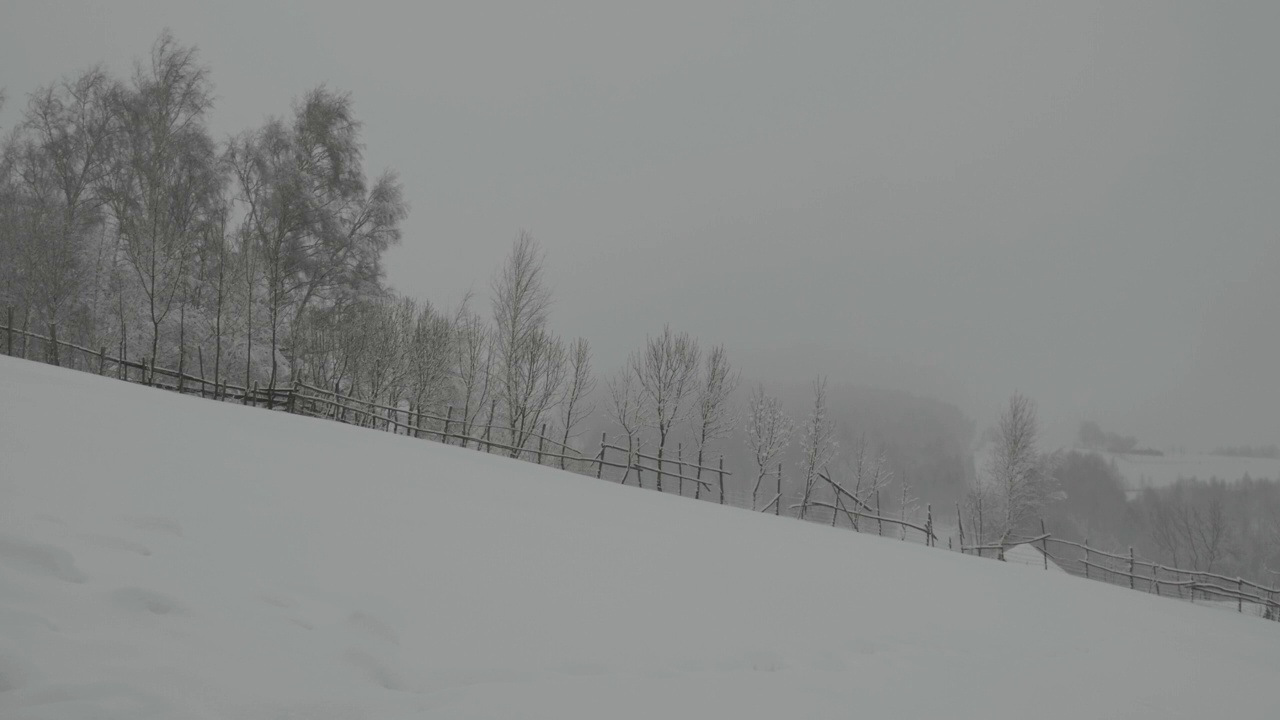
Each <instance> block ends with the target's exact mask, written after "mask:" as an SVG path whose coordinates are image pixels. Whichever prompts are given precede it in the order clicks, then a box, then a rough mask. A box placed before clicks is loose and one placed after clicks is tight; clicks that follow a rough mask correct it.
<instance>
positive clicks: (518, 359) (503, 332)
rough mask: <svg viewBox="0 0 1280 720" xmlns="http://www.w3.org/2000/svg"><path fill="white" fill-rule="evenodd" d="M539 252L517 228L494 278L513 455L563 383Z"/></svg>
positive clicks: (500, 387) (501, 395)
mask: <svg viewBox="0 0 1280 720" xmlns="http://www.w3.org/2000/svg"><path fill="white" fill-rule="evenodd" d="M542 264H543V253H542V250H541V248H540V247H539V246H538V244H537V241H535V240H534V239H533V236H532V235H530V234H529V233H527V232H525V231H523V230H522V231H521V232H520V235H519V236H518V237H517V238H516V241H515V243H514V244H513V245H512V246H511V251H510V252H509V253H508V255H507V258H506V260H505V261H504V262H503V264H502V266H501V268H500V269H499V272H498V274H497V275H496V276H495V277H494V281H493V321H494V323H493V324H494V337H493V353H494V358H495V370H496V372H497V374H498V378H497V381H498V382H497V386H496V389H497V393H498V395H497V397H496V398H495V399H497V400H498V401H499V402H500V404H501V411H502V416H503V421H504V423H505V424H506V427H507V437H508V441H509V443H510V445H511V447H512V448H513V449H512V450H510V454H511V456H512V457H516V456H518V455H519V454H520V450H521V449H522V448H524V445H525V443H526V442H528V440H529V437H530V436H531V435H532V434H533V433H534V432H535V431H536V430H537V427H538V423H539V422H541V420H542V418H543V416H544V415H545V414H546V413H547V412H548V411H549V410H551V409H552V408H553V407H554V405H555V401H556V399H557V398H558V397H559V395H560V389H561V387H562V385H563V383H564V374H565V352H564V344H563V343H562V342H560V339H559V338H558V337H556V336H554V335H552V334H551V332H550V331H549V330H548V329H547V317H548V313H549V311H550V306H551V292H550V290H548V289H547V287H546V285H545V283H544V281H543V269H542Z"/></svg>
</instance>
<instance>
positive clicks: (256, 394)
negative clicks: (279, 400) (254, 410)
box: [245, 380, 258, 407]
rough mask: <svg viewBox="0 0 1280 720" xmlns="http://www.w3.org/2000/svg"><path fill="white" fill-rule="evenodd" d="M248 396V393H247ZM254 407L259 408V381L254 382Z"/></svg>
mask: <svg viewBox="0 0 1280 720" xmlns="http://www.w3.org/2000/svg"><path fill="white" fill-rule="evenodd" d="M245 394H246V395H247V394H248V393H247V392H246V393H245ZM253 406H254V407H258V381H257V380H254V381H253Z"/></svg>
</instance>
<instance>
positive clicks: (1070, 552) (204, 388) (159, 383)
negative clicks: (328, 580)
mask: <svg viewBox="0 0 1280 720" xmlns="http://www.w3.org/2000/svg"><path fill="white" fill-rule="evenodd" d="M6 319H7V321H8V322H7V324H5V325H0V333H2V335H0V338H2V341H3V344H2V347H3V348H4V351H5V353H6V354H7V355H9V356H12V357H21V358H23V359H42V360H43V361H44V362H47V363H49V364H52V365H58V366H61V367H67V368H72V369H77V370H84V371H87V372H91V373H96V374H98V375H104V376H113V377H116V378H118V379H121V380H125V381H127V382H134V383H139V384H143V385H148V386H151V387H157V388H161V389H165V390H172V391H175V392H179V393H183V394H188V395H198V396H200V397H203V398H209V399H214V400H220V401H224V402H238V403H241V404H243V405H252V406H254V407H265V408H267V409H270V410H276V409H278V410H283V411H285V412H289V413H293V414H299V415H308V416H312V417H318V418H324V419H329V420H336V421H338V422H343V423H348V424H353V425H357V426H360V427H365V428H370V429H380V430H384V431H388V432H392V433H396V434H403V435H406V436H409V437H414V438H420V439H434V440H437V441H439V442H443V443H445V444H450V445H459V446H461V447H464V448H474V449H475V450H477V451H480V452H486V453H492V452H494V451H495V450H496V451H498V452H501V453H504V454H506V455H508V456H509V457H512V458H516V459H522V460H528V461H530V462H535V463H537V464H539V465H545V464H547V462H548V461H550V462H551V463H552V464H555V463H557V462H558V463H559V467H560V468H561V469H564V470H569V471H571V472H575V473H578V474H583V475H594V476H595V477H596V478H598V479H606V480H613V479H614V477H609V473H606V472H605V469H606V468H608V469H610V470H618V471H621V476H620V477H617V481H618V482H620V483H623V484H625V483H626V482H627V480H628V479H629V478H630V477H631V475H632V473H634V474H635V478H636V484H637V485H639V486H640V487H642V488H643V487H644V474H645V473H649V474H651V475H652V476H653V477H654V478H655V482H654V488H655V489H657V490H659V491H661V490H662V480H663V479H665V478H670V479H672V480H674V481H676V483H677V485H676V488H677V492H678V494H680V495H681V496H687V495H686V493H685V483H686V482H687V483H689V486H690V487H692V488H693V492H694V494H693V498H694V499H701V497H702V492H703V490H706V491H707V492H708V493H711V492H712V491H713V490H717V489H718V493H717V494H716V496H715V497H716V500H717V501H718V503H719V504H721V505H732V506H735V507H739V508H743V509H754V507H753V503H754V498H752V497H750V493H747V492H746V491H745V490H742V489H736V490H733V489H726V486H725V478H727V477H731V476H732V473H731V472H730V471H728V470H726V469H725V468H724V456H723V455H721V456H720V457H719V461H718V463H717V464H716V465H713V466H707V465H698V464H696V463H694V462H692V461H686V460H684V458H683V447H682V446H680V445H677V449H676V457H675V459H674V460H673V459H671V458H670V457H664V456H663V453H662V452H661V451H660V452H659V454H658V455H652V454H649V453H644V452H641V451H640V450H638V449H636V448H630V449H629V448H625V447H622V446H621V445H614V444H611V443H610V442H609V440H608V435H607V434H606V433H601V436H600V445H599V451H598V452H596V453H595V455H592V456H588V455H584V454H583V453H582V452H581V451H579V450H578V449H576V448H574V447H571V446H569V445H566V444H565V443H563V442H560V441H557V440H555V439H553V438H549V437H547V435H546V424H545V423H543V424H542V425H541V428H540V431H539V432H530V433H527V437H528V441H527V442H526V443H525V444H524V445H523V446H516V445H511V444H508V443H504V442H501V441H500V440H497V439H495V437H494V432H495V431H497V433H498V434H499V436H501V433H504V432H507V431H508V429H507V428H505V427H502V426H498V425H493V424H492V423H486V424H483V425H481V424H478V423H474V422H470V423H469V422H466V420H465V419H464V418H454V408H453V407H452V406H450V407H449V408H448V410H447V412H446V414H445V415H443V416H442V415H438V414H435V413H430V412H425V411H419V410H414V409H412V408H405V407H394V406H388V405H381V404H378V403H375V402H372V401H369V400H364V399H361V398H356V397H351V396H347V395H342V394H341V393H340V392H338V391H337V390H326V389H324V388H318V387H315V386H313V385H309V384H306V383H302V382H294V383H293V384H291V385H289V386H288V387H267V388H263V387H260V385H259V384H258V383H256V382H255V383H254V384H253V386H252V387H244V386H240V385H235V384H232V383H227V382H222V381H221V380H220V379H219V380H208V379H207V378H205V377H204V371H203V365H204V363H203V358H200V362H199V367H200V370H199V374H196V375H192V374H190V373H188V372H185V369H184V368H182V367H179V369H177V370H172V369H168V368H163V367H159V366H157V365H155V364H154V363H153V362H152V361H150V360H149V359H146V358H144V359H143V360H141V361H136V360H128V359H127V358H120V357H116V356H113V355H109V354H108V353H107V348H106V346H103V347H100V348H98V349H97V350H94V349H92V348H87V347H84V346H81V345H77V344H74V343H69V342H65V341H63V340H59V339H58V336H57V326H56V325H51V326H50V328H49V335H40V334H37V333H34V332H31V331H30V330H28V329H25V328H17V327H15V326H14V324H13V313H12V310H10V311H9V313H8V317H7V318H6ZM32 354H35V355H37V356H41V357H37V358H32V357H31V356H32ZM77 359H78V360H79V362H77ZM610 451H612V452H613V453H615V456H613V457H616V454H617V453H621V454H622V462H617V461H615V460H614V459H612V457H611V456H610V455H609V452H610ZM646 460H647V461H649V463H650V464H645V463H644V462H642V461H646ZM686 471H689V472H693V473H694V474H693V475H688V474H686ZM615 475H616V474H615ZM704 475H705V476H706V477H712V476H713V475H714V477H715V483H712V482H711V481H710V480H705V479H703V477H704ZM818 477H819V478H820V479H821V480H823V481H824V482H826V483H827V484H828V485H829V486H830V487H831V489H832V502H824V501H821V500H815V499H813V498H812V497H810V498H809V500H808V506H809V508H811V509H812V508H819V509H821V510H824V511H829V514H823V513H814V514H812V515H810V516H808V517H806V520H808V521H810V522H815V523H821V524H830V525H831V526H833V527H844V528H846V529H850V530H853V531H855V532H862V533H872V532H874V533H875V534H877V535H881V536H883V535H884V534H885V526H886V525H888V526H889V529H890V531H891V532H893V531H894V530H895V529H896V534H897V535H898V536H899V538H900V539H901V540H904V541H906V540H910V541H913V542H921V543H924V544H925V545H929V546H937V545H938V536H937V534H936V533H935V531H934V523H933V509H932V507H931V506H926V519H925V522H924V523H917V522H912V521H910V520H907V519H906V516H905V513H904V515H903V517H900V518H894V517H889V516H886V515H884V514H883V513H881V512H880V509H879V507H871V506H870V505H868V504H867V503H866V502H865V501H863V500H862V499H860V498H858V497H857V496H856V495H854V494H853V493H851V492H849V491H848V490H847V489H845V488H844V487H843V486H842V485H841V484H840V483H839V482H836V481H835V480H833V479H832V478H831V477H830V476H829V475H828V474H826V473H819V474H818ZM778 480H779V482H778V492H777V493H776V494H775V496H774V497H773V498H772V499H771V500H770V501H769V502H768V504H766V505H765V507H764V508H763V509H762V510H760V512H765V513H767V512H769V511H770V510H772V511H773V512H774V514H775V515H780V514H781V509H782V508H783V507H784V506H786V507H787V508H789V509H791V510H797V509H799V508H800V505H801V500H802V499H801V497H800V496H791V495H784V494H783V493H782V492H781V468H779V473H778ZM846 501H847V502H846ZM878 504H879V503H878V500H877V506H878ZM842 519H843V521H844V522H843V523H841V520H842ZM957 521H959V526H958V530H959V542H958V543H956V544H955V545H954V546H953V544H952V542H951V538H948V541H947V547H948V548H949V549H952V548H953V549H957V550H959V551H960V552H962V553H966V554H976V555H979V556H981V557H995V558H998V559H1003V556H1004V552H1005V551H1006V550H1008V549H1009V548H1011V547H1013V546H1015V545H1021V544H1030V545H1033V546H1036V547H1038V548H1039V549H1040V551H1041V553H1042V554H1043V555H1044V562H1045V567H1046V569H1047V568H1048V566H1049V565H1048V564H1049V561H1050V560H1052V561H1053V562H1054V564H1056V565H1058V566H1059V567H1061V568H1062V569H1063V570H1065V571H1066V572H1068V573H1071V574H1073V575H1078V576H1080V577H1084V578H1087V579H1090V580H1101V581H1103V582H1110V583H1112V584H1118V585H1126V584H1127V585H1128V587H1129V588H1130V589H1133V590H1145V591H1146V592H1151V593H1155V594H1157V595H1162V596H1169V597H1177V598H1182V599H1187V600H1191V601H1192V602H1194V601H1195V600H1196V599H1197V598H1199V599H1201V600H1213V599H1215V598H1216V599H1218V601H1219V602H1222V601H1231V600H1234V601H1235V602H1236V609H1237V611H1238V612H1244V609H1245V607H1246V605H1247V606H1249V607H1250V608H1251V609H1254V608H1256V609H1257V610H1258V613H1259V614H1261V615H1264V616H1266V617H1269V618H1272V619H1280V589H1278V588H1277V587H1275V586H1273V587H1270V588H1268V587H1266V586H1263V585H1260V584H1258V583H1254V582H1250V581H1248V580H1244V579H1242V578H1238V577H1237V578H1231V577H1227V576H1224V575H1220V574H1215V573H1212V572H1207V571H1198V570H1183V569H1178V568H1171V567H1167V566H1164V565H1161V564H1159V563H1154V562H1151V561H1147V560H1140V559H1138V558H1136V557H1135V556H1134V553H1133V549H1132V548H1130V549H1129V554H1128V555H1122V554H1116V553H1110V552H1106V551H1103V550H1100V549H1098V548H1096V547H1090V546H1089V543H1088V541H1087V540H1086V541H1085V542H1084V543H1077V542H1073V541H1070V540H1065V539H1061V538H1055V537H1052V536H1051V535H1049V534H1048V533H1044V532H1042V534H1041V535H1039V536H1036V537H1028V538H1009V539H1008V540H1007V541H1006V542H1004V543H994V544H974V545H966V544H965V536H964V525H963V521H962V520H961V519H960V517H959V507H958V506H957ZM1042 530H1043V523H1042ZM1050 544H1053V545H1054V547H1055V551H1054V552H1050V551H1049V546H1050Z"/></svg>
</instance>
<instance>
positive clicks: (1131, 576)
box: [1129, 545, 1133, 590]
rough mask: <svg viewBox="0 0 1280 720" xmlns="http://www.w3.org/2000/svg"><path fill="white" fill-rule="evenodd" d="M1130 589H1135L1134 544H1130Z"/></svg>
mask: <svg viewBox="0 0 1280 720" xmlns="http://www.w3.org/2000/svg"><path fill="white" fill-rule="evenodd" d="M1129 589H1130V590H1132V589H1133V546H1132V545H1130V546H1129Z"/></svg>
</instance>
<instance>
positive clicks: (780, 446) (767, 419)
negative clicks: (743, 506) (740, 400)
mask: <svg viewBox="0 0 1280 720" xmlns="http://www.w3.org/2000/svg"><path fill="white" fill-rule="evenodd" d="M794 431H795V422H794V421H793V420H792V419H791V418H790V417H789V416H788V415H787V414H786V413H785V412H783V410H782V402H781V401H780V400H778V398H776V397H773V396H772V395H769V394H767V393H765V391H764V385H757V386H756V387H755V388H754V389H753V390H752V391H751V397H750V398H749V399H748V401H747V424H746V433H747V447H748V448H749V449H750V450H751V456H752V459H753V460H754V461H755V464H756V481H755V484H754V485H753V486H752V488H751V509H752V510H755V509H756V498H757V497H758V496H759V494H760V484H761V483H762V482H764V478H765V476H766V475H768V474H769V471H770V470H771V469H773V466H774V464H775V463H777V462H778V461H779V460H780V459H781V458H782V454H783V453H784V452H785V451H786V449H787V446H788V445H790V444H791V434H792V433H793V432H794ZM781 501H782V499H781V497H778V498H774V501H773V502H781ZM772 504H773V503H770V505H772ZM766 507H768V506H766Z"/></svg>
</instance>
